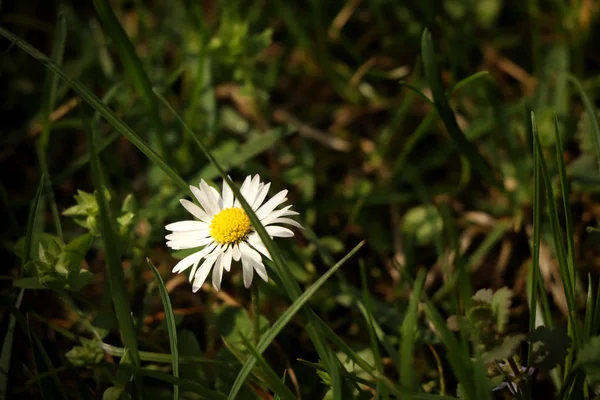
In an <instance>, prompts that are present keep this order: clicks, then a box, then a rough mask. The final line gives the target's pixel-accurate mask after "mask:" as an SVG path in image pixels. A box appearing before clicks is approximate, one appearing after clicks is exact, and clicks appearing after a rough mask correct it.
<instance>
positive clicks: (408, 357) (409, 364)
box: [398, 270, 426, 390]
mask: <svg viewBox="0 0 600 400" xmlns="http://www.w3.org/2000/svg"><path fill="white" fill-rule="evenodd" d="M425 277H426V274H425V271H424V270H420V271H419V272H418V274H417V278H416V280H415V285H414V287H413V291H412V294H411V295H410V300H409V302H408V308H407V310H406V314H405V316H404V321H403V322H402V326H401V328H400V332H401V335H402V336H401V342H400V356H399V357H398V358H399V359H400V384H401V385H402V386H405V387H407V388H409V389H411V390H415V389H416V388H417V387H418V382H417V378H416V377H415V372H414V351H415V340H416V329H417V318H418V307H419V301H420V300H421V292H422V291H423V286H424V284H425Z"/></svg>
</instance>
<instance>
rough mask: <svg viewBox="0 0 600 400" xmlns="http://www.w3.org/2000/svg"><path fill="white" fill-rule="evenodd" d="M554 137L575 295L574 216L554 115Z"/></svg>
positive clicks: (560, 140) (560, 139)
mask: <svg viewBox="0 0 600 400" xmlns="http://www.w3.org/2000/svg"><path fill="white" fill-rule="evenodd" d="M554 135H555V138H556V163H557V165H558V176H559V178H560V187H561V189H562V198H563V205H564V210H565V230H566V234H567V255H568V259H567V261H568V265H569V272H570V276H571V285H572V286H571V291H572V292H573V293H575V282H576V281H575V279H576V276H575V242H574V237H575V233H574V232H573V216H572V213H571V203H570V201H569V182H568V181H567V167H566V166H565V159H564V157H563V144H562V138H561V136H560V126H559V123H558V116H557V115H556V114H554Z"/></svg>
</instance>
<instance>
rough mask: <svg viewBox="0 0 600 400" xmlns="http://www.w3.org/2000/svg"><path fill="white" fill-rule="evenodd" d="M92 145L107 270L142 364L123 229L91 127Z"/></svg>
mask: <svg viewBox="0 0 600 400" xmlns="http://www.w3.org/2000/svg"><path fill="white" fill-rule="evenodd" d="M87 136H88V146H89V153H90V164H91V167H92V180H93V182H94V187H95V189H96V190H95V194H96V202H97V203H98V211H99V219H100V221H99V222H100V232H101V234H102V241H103V242H104V252H105V255H106V270H107V273H108V287H109V290H110V294H111V297H112V300H113V305H114V307H115V312H116V315H117V322H118V324H119V330H120V331H121V335H122V336H123V342H124V344H125V347H127V348H128V349H129V352H130V355H131V359H132V361H133V363H134V364H135V365H139V364H140V356H139V353H138V343H137V339H136V336H135V329H134V327H133V321H132V319H131V305H130V304H129V296H128V294H127V286H126V283H125V274H124V273H123V266H122V265H121V249H120V248H119V242H118V239H119V233H118V231H117V228H116V226H115V220H114V218H113V217H112V215H111V213H110V208H109V205H108V201H107V200H106V196H105V195H104V190H103V189H104V188H103V186H102V182H103V178H102V170H101V167H100V160H99V159H98V154H97V153H96V146H95V144H94V137H93V136H92V132H91V129H88V130H87Z"/></svg>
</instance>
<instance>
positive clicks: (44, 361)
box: [27, 318, 69, 400]
mask: <svg viewBox="0 0 600 400" xmlns="http://www.w3.org/2000/svg"><path fill="white" fill-rule="evenodd" d="M27 334H28V336H29V341H30V342H31V351H32V353H33V364H34V365H35V369H36V371H37V373H38V374H43V373H45V372H47V371H50V370H53V369H54V366H53V365H52V362H51V361H50V357H48V353H46V350H45V349H44V345H43V344H42V343H41V342H40V339H39V338H38V337H37V336H36V335H35V334H34V333H33V331H32V329H31V325H30V324H29V319H28V318H27ZM38 383H39V385H40V391H41V394H42V397H43V398H44V399H49V400H54V399H57V398H58V397H59V396H60V397H61V398H63V399H68V398H69V397H68V396H67V394H66V392H65V389H64V387H63V385H61V383H60V380H59V379H58V376H57V375H53V376H52V377H49V378H45V379H40V380H39V381H38Z"/></svg>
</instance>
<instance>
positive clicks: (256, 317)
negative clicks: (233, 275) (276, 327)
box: [250, 282, 260, 346]
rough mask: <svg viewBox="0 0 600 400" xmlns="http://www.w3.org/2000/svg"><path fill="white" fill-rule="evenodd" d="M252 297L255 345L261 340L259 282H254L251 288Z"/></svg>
mask: <svg viewBox="0 0 600 400" xmlns="http://www.w3.org/2000/svg"><path fill="white" fill-rule="evenodd" d="M250 299H251V302H252V332H253V334H254V335H253V338H254V345H255V346H256V345H258V341H259V340H260V311H259V304H258V303H259V301H260V292H259V289H258V282H254V285H252V286H251V288H250Z"/></svg>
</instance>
